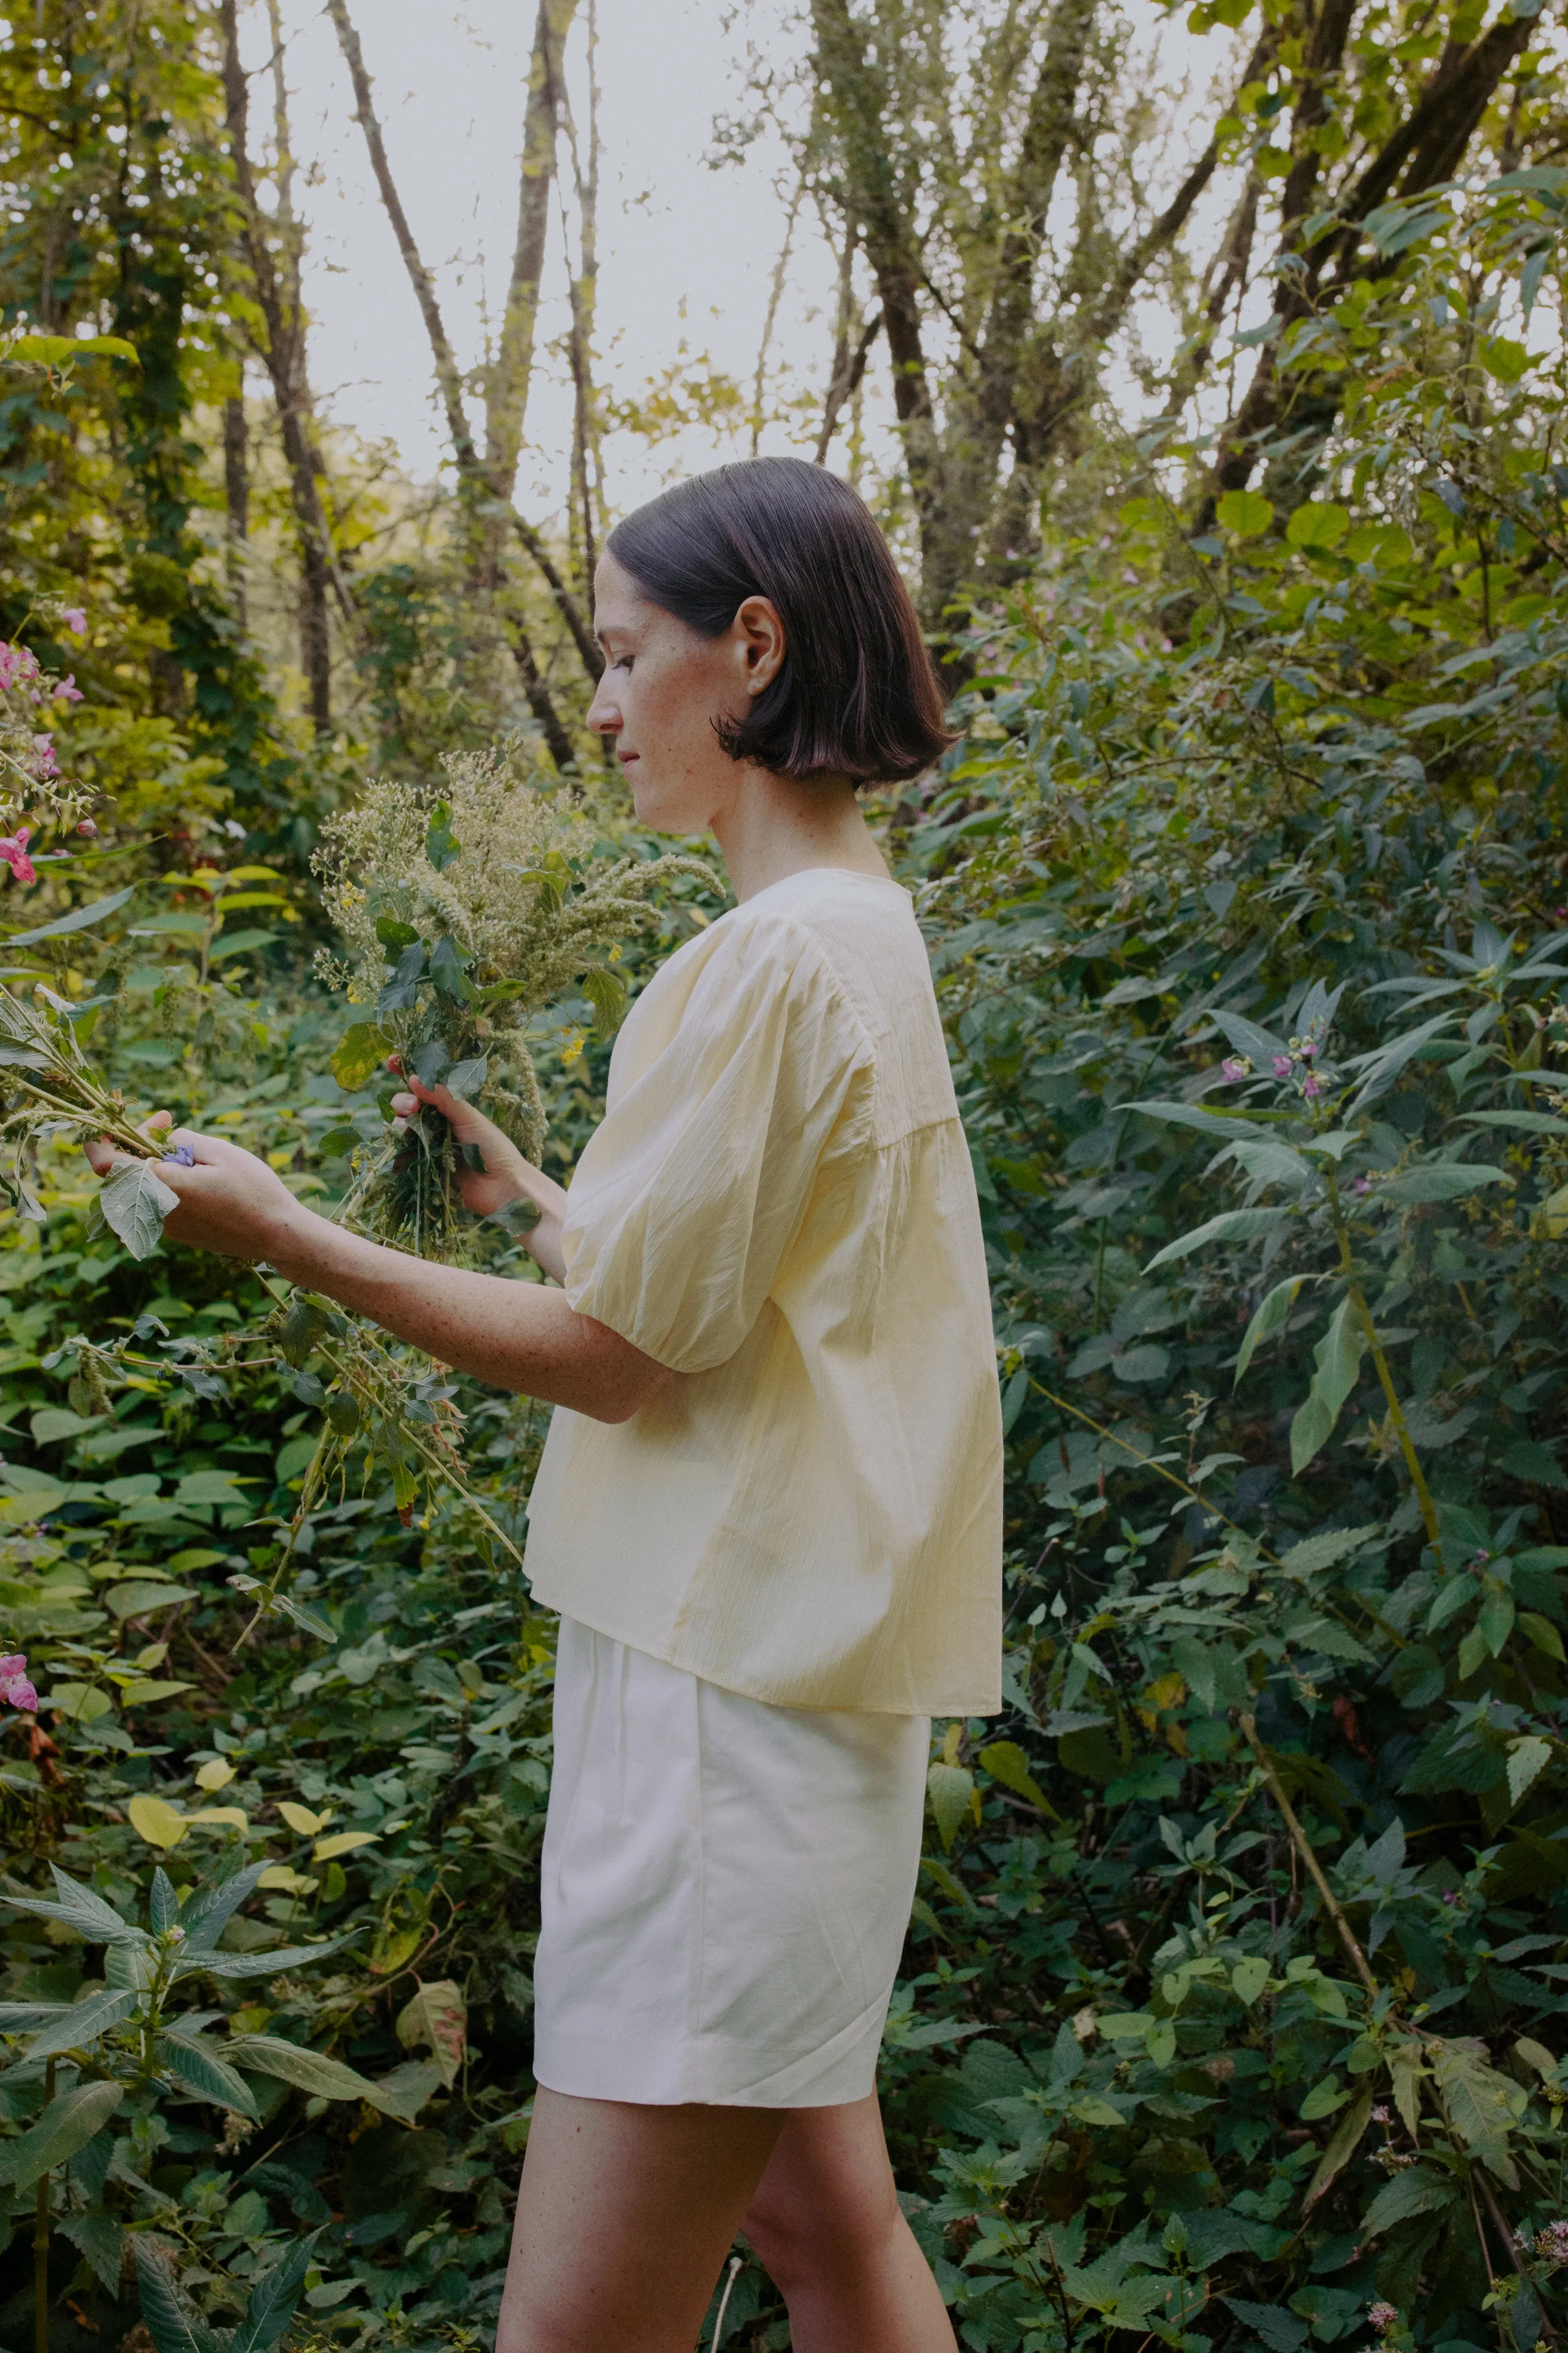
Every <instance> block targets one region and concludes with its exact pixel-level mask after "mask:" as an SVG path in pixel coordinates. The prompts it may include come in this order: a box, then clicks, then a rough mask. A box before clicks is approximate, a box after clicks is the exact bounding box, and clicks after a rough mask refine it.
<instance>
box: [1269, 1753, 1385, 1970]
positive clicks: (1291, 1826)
mask: <svg viewBox="0 0 1568 2353" xmlns="http://www.w3.org/2000/svg"><path fill="white" fill-rule="evenodd" d="M1241 1729H1242V1732H1243V1734H1244V1735H1245V1736H1246V1739H1247V1746H1248V1747H1249V1748H1250V1749H1251V1751H1252V1753H1253V1755H1254V1757H1256V1758H1257V1759H1258V1770H1259V1772H1260V1773H1261V1774H1262V1776H1263V1778H1264V1779H1265V1781H1266V1782H1267V1783H1268V1793H1269V1795H1270V1797H1271V1798H1272V1799H1273V1800H1274V1802H1275V1804H1276V1805H1277V1806H1278V1807H1279V1811H1280V1813H1281V1815H1282V1816H1283V1818H1284V1822H1285V1827H1286V1829H1287V1830H1288V1831H1289V1833H1290V1838H1291V1842H1292V1844H1293V1845H1294V1846H1295V1849H1296V1852H1297V1853H1298V1854H1299V1855H1300V1858H1301V1860H1302V1862H1304V1863H1305V1864H1306V1866H1307V1869H1308V1871H1309V1873H1310V1874H1311V1880H1312V1884H1313V1885H1314V1887H1316V1889H1317V1891H1318V1894H1319V1895H1320V1897H1321V1900H1322V1905H1323V1909H1324V1911H1325V1912H1326V1913H1327V1914H1328V1915H1329V1917H1330V1919H1331V1921H1332V1922H1333V1924H1334V1926H1335V1927H1336V1928H1337V1929H1338V1931H1339V1936H1340V1942H1341V1943H1342V1945H1343V1947H1344V1948H1345V1950H1346V1952H1347V1953H1348V1954H1349V1955H1350V1957H1351V1960H1352V1963H1353V1965H1354V1968H1355V1973H1356V1975H1357V1977H1359V1978H1360V1979H1361V1981H1362V1983H1363V1986H1364V1987H1365V1988H1366V1991H1367V1999H1368V2000H1369V2001H1374V2000H1376V1999H1377V1979H1376V1978H1374V1977H1373V1973H1372V1968H1371V1966H1370V1964H1369V1962H1368V1960H1367V1957H1366V1955H1365V1954H1364V1953H1363V1951H1362V1948H1361V1946H1360V1944H1359V1943H1358V1942H1357V1939H1356V1933H1355V1930H1354V1929H1353V1928H1352V1926H1351V1924H1350V1922H1349V1921H1348V1920H1347V1919H1346V1918H1345V1915H1344V1914H1343V1912H1342V1911H1341V1909H1340V1906H1339V1904H1338V1902H1337V1901H1336V1900H1335V1896H1334V1893H1333V1890H1332V1889H1331V1887H1330V1885H1329V1883H1328V1881H1327V1880H1326V1879H1325V1878H1324V1876H1323V1867H1322V1865H1321V1862H1319V1861H1318V1858H1317V1856H1316V1855H1315V1854H1314V1853H1313V1852H1312V1848H1311V1844H1310V1841H1309V1839H1308V1837H1307V1833H1306V1831H1304V1830H1303V1829H1302V1828H1301V1825H1300V1822H1299V1821H1298V1820H1297V1819H1296V1810H1295V1808H1294V1807H1293V1806H1292V1805H1291V1803H1290V1800H1289V1798H1288V1797H1287V1796H1286V1795H1285V1786H1284V1784H1283V1782H1282V1781H1281V1780H1280V1778H1279V1774H1278V1772H1277V1771H1276V1770H1275V1766H1274V1760H1273V1758H1272V1757H1270V1756H1269V1754H1268V1749H1267V1748H1265V1746H1263V1743H1262V1741H1261V1740H1260V1739H1259V1738H1258V1719H1257V1717H1256V1716H1254V1715H1250V1714H1249V1713H1247V1712H1246V1711H1244V1712H1243V1714H1242V1718H1241Z"/></svg>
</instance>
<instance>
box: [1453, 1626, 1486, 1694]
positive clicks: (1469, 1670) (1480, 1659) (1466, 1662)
mask: <svg viewBox="0 0 1568 2353" xmlns="http://www.w3.org/2000/svg"><path fill="white" fill-rule="evenodd" d="M1489 1655H1490V1653H1489V1648H1488V1643H1487V1638H1486V1636H1485V1635H1484V1634H1483V1633H1482V1631H1481V1630H1480V1628H1479V1626H1472V1627H1471V1628H1470V1630H1469V1632H1468V1634H1467V1635H1466V1636H1465V1639H1464V1641H1462V1642H1461V1643H1460V1645H1459V1655H1458V1662H1457V1663H1458V1676H1459V1681H1460V1682H1461V1683H1468V1682H1469V1679H1470V1677H1471V1676H1472V1675H1474V1674H1479V1672H1480V1670H1481V1668H1482V1667H1483V1666H1484V1665H1485V1663H1486V1661H1487V1659H1488V1657H1489Z"/></svg>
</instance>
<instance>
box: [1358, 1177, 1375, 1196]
mask: <svg viewBox="0 0 1568 2353" xmlns="http://www.w3.org/2000/svg"><path fill="white" fill-rule="evenodd" d="M1355 1188H1356V1191H1357V1192H1358V1193H1370V1192H1371V1190H1372V1178H1371V1177H1370V1176H1358V1177H1357V1178H1356V1180H1355Z"/></svg>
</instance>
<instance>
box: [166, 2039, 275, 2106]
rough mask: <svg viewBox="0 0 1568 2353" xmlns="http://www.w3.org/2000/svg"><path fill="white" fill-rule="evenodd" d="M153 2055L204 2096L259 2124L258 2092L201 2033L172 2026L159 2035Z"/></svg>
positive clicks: (203, 2097) (202, 2097) (172, 2072)
mask: <svg viewBox="0 0 1568 2353" xmlns="http://www.w3.org/2000/svg"><path fill="white" fill-rule="evenodd" d="M153 2057H154V2058H155V2059H156V2061H157V2063H158V2064H159V2066H160V2067H163V2068H166V2069H167V2071H168V2073H170V2074H171V2075H177V2076H178V2077H179V2079H180V2081H181V2083H182V2084H185V2085H186V2086H187V2087H188V2088H189V2089H190V2090H191V2091H193V2092H195V2094H197V2095H198V2096H199V2097H200V2098H201V2099H204V2100H211V2101H213V2102H214V2103H215V2104H216V2105H217V2106H218V2107H221V2108H237V2110H238V2111H239V2113H240V2115H241V2116H248V2117H249V2118H250V2119H251V2121H252V2123H254V2124H259V2123H260V2121H261V2111H260V2109H259V2108H258V2106H257V2105H256V2094H255V2093H254V2092H253V2091H252V2090H251V2088H250V2086H249V2084H247V2082H246V2080H245V2078H244V2076H243V2075H241V2074H239V2073H237V2071H236V2070H235V2069H234V2068H233V2067H231V2066H229V2065H228V2063H227V2062H226V2060H223V2059H220V2058H219V2056H218V2055H217V2053H216V2051H213V2050H210V2049H209V2048H208V2046H207V2044H206V2043H205V2042H203V2041H202V2040H201V2038H200V2036H199V2035H195V2034H181V2033H179V2032H178V2031H176V2030H174V2029H171V2030H170V2031H169V2032H167V2033H165V2034H160V2035H159V2036H158V2037H157V2039H156V2041H155V2042H154V2043H153Z"/></svg>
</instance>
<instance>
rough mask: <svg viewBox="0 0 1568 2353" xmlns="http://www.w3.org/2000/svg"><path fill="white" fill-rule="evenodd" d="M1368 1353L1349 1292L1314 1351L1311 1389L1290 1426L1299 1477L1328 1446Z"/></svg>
mask: <svg viewBox="0 0 1568 2353" xmlns="http://www.w3.org/2000/svg"><path fill="white" fill-rule="evenodd" d="M1365 1350H1366V1331H1365V1327H1364V1326H1363V1323H1362V1320H1361V1317H1360V1315H1359V1314H1357V1313H1356V1309H1355V1304H1354V1302H1353V1301H1352V1298H1351V1295H1350V1293H1349V1292H1348V1291H1347V1292H1346V1293H1345V1295H1344V1297H1343V1298H1342V1300H1341V1302H1340V1303H1339V1305H1338V1306H1337V1307H1336V1308H1335V1310H1334V1313H1333V1315H1332V1317H1331V1320H1330V1324H1329V1328H1328V1330H1327V1331H1326V1332H1325V1333H1324V1335H1323V1336H1322V1338H1321V1340H1320V1341H1319V1343H1318V1345H1317V1346H1316V1347H1315V1348H1314V1350H1313V1351H1312V1360H1313V1363H1314V1364H1315V1365H1316V1366H1317V1370H1316V1372H1315V1373H1314V1374H1313V1376H1312V1386H1311V1388H1310V1390H1309V1391H1308V1393H1307V1397H1306V1399H1305V1401H1304V1403H1303V1404H1302V1405H1301V1406H1300V1409H1299V1410H1298V1412H1297V1414H1296V1418H1295V1419H1294V1420H1293V1421H1292V1422H1291V1424H1290V1468H1291V1470H1292V1471H1293V1472H1295V1473H1296V1474H1297V1476H1298V1477H1300V1473H1301V1472H1303V1471H1304V1470H1305V1469H1306V1467H1307V1465H1308V1463H1309V1462H1310V1461H1312V1460H1313V1458H1314V1457H1315V1456H1316V1455H1318V1454H1320V1453H1321V1451H1322V1449H1323V1448H1324V1447H1325V1446H1326V1445H1327V1444H1328V1441H1329V1439H1330V1438H1331V1435H1332V1432H1333V1428H1334V1424H1335V1423H1336V1422H1337V1421H1338V1419H1339V1418H1340V1413H1341V1410H1342V1408H1343V1405H1344V1402H1345V1399H1346V1398H1348V1397H1349V1396H1350V1394H1351V1391H1352V1389H1353V1388H1354V1387H1355V1385H1356V1379H1357V1377H1358V1375H1359V1374H1360V1371H1361V1360H1362V1357H1363V1355H1364V1354H1365Z"/></svg>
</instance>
